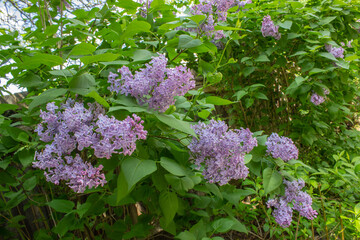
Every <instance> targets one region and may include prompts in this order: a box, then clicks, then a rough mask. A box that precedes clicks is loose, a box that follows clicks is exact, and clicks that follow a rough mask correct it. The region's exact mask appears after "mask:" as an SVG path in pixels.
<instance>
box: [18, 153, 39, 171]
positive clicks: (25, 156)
mask: <svg viewBox="0 0 360 240" xmlns="http://www.w3.org/2000/svg"><path fill="white" fill-rule="evenodd" d="M34 155H35V152H34V150H27V149H25V150H22V151H21V152H19V153H18V157H19V160H20V162H21V164H22V165H23V166H24V167H27V166H29V165H30V164H31V163H32V162H33V161H34Z"/></svg>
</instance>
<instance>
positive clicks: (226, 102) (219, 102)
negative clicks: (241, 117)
mask: <svg viewBox="0 0 360 240" xmlns="http://www.w3.org/2000/svg"><path fill="white" fill-rule="evenodd" d="M206 103H210V104H214V105H217V106H219V105H229V104H233V103H235V102H232V101H229V100H227V99H223V98H220V97H216V96H209V97H207V98H206Z"/></svg>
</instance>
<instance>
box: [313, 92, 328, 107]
mask: <svg viewBox="0 0 360 240" xmlns="http://www.w3.org/2000/svg"><path fill="white" fill-rule="evenodd" d="M323 91H324V95H325V96H326V95H328V94H329V93H330V92H329V90H327V89H326V88H324V89H323ZM325 96H320V95H318V94H317V93H313V94H312V95H311V97H310V101H311V102H312V103H313V104H314V105H316V106H317V105H320V104H322V103H323V102H325Z"/></svg>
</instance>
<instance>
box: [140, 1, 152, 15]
mask: <svg viewBox="0 0 360 240" xmlns="http://www.w3.org/2000/svg"><path fill="white" fill-rule="evenodd" d="M152 1H153V0H138V1H137V2H138V3H140V4H142V6H141V7H140V10H139V13H140V15H141V16H142V17H143V18H146V17H147V14H148V10H149V8H150V5H151V3H152Z"/></svg>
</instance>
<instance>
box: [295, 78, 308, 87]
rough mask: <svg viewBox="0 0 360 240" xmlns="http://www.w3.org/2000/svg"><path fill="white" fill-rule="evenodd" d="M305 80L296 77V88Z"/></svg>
mask: <svg viewBox="0 0 360 240" xmlns="http://www.w3.org/2000/svg"><path fill="white" fill-rule="evenodd" d="M305 80H306V79H305V78H303V77H302V76H297V77H295V82H296V84H297V86H298V87H299V86H300V85H301V84H302V83H303V82H304V81H305Z"/></svg>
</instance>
